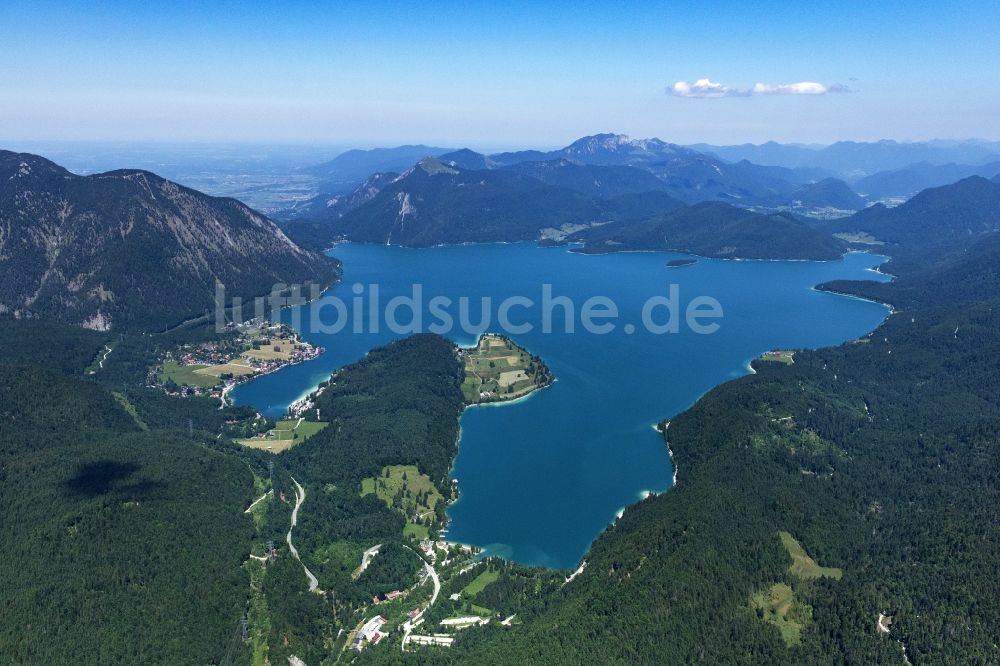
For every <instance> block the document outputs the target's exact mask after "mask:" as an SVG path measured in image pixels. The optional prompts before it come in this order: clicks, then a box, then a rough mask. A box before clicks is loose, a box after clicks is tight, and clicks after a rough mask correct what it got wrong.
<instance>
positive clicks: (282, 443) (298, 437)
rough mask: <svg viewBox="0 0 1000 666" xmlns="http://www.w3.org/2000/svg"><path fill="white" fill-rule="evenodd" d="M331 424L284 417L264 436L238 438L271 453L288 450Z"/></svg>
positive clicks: (244, 444)
mask: <svg viewBox="0 0 1000 666" xmlns="http://www.w3.org/2000/svg"><path fill="white" fill-rule="evenodd" d="M327 425H329V424H328V423H327V422H326V421H303V420H300V419H283V420H281V421H278V422H277V423H275V424H274V429H273V430H268V431H267V432H266V433H264V436H263V437H252V438H250V439H240V440H237V441H238V442H239V443H240V444H242V445H243V446H246V447H249V448H251V449H259V450H261V451H270V452H271V453H281V452H282V451H287V450H288V449H290V448H292V447H293V446H295V445H296V444H301V443H302V442H304V441H306V440H307V439H309V438H310V437H312V436H313V435H315V434H316V433H318V432H319V431H320V430H322V429H323V428H325V427H326V426H327Z"/></svg>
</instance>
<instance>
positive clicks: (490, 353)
mask: <svg viewBox="0 0 1000 666" xmlns="http://www.w3.org/2000/svg"><path fill="white" fill-rule="evenodd" d="M540 366H541V364H540V363H539V362H538V361H537V359H534V358H532V356H531V354H529V353H528V352H526V351H525V350H524V349H522V348H520V347H518V346H517V345H515V344H514V343H512V342H511V341H509V340H507V339H505V338H502V337H500V336H497V335H484V336H482V337H481V338H480V339H479V344H478V345H477V346H476V348H474V349H470V350H468V351H467V353H466V356H465V380H464V381H463V383H462V394H463V395H464V396H465V400H466V402H469V403H472V404H475V403H479V402H492V401H496V400H509V399H513V398H517V397H520V396H522V395H526V394H528V393H530V392H531V391H533V390H535V389H536V388H539V386H540V384H539V383H536V381H535V377H534V375H535V373H536V372H539V371H542V372H546V373H547V371H546V370H543V369H542V368H541V367H540Z"/></svg>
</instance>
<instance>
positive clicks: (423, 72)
mask: <svg viewBox="0 0 1000 666" xmlns="http://www.w3.org/2000/svg"><path fill="white" fill-rule="evenodd" d="M998 24H1000V4H997V3H995V2H982V1H976V2H961V1H960V2H953V3H949V4H947V5H940V6H933V7H930V6H916V5H915V4H913V3H905V2H885V3H863V2H846V3H838V4H837V5H836V6H833V5H830V6H826V7H823V8H816V7H804V6H802V5H801V3H792V2H785V1H772V2H756V3H742V2H730V3H720V4H716V5H715V6H712V7H709V6H707V3H706V6H700V7H665V6H662V5H661V4H657V3H638V4H635V5H633V6H631V7H629V8H627V9H619V8H608V7H605V6H600V5H597V4H593V5H589V4H588V5H580V4H579V3H575V4H573V5H569V4H566V5H562V6H560V5H559V4H556V3H553V4H549V5H546V6H544V7H539V6H534V5H531V4H528V3H524V4H522V5H519V6H507V7H498V6H496V5H493V4H488V3H465V4H461V5H460V4H457V3H456V4H451V3H448V4H446V5H439V6H434V7H421V6H418V5H411V6H409V7H393V6H391V5H389V4H387V3H379V2H375V3H363V4H360V3H359V4H358V5H350V6H339V7H331V6H328V4H327V3H318V2H317V3H308V2H297V3H289V4H287V5H282V6H280V7H279V6H273V7H272V6H259V7H255V8H253V9H245V8H243V7H242V6H241V5H239V4H236V3H232V2H218V3H214V4H213V5H212V6H211V7H208V6H203V5H201V4H199V3H191V2H186V1H182V2H178V3H168V4H159V5H156V6H140V5H135V4H128V5H122V4H119V3H110V2H88V3H83V2H47V1H41V2H32V3H6V4H4V5H2V6H0V25H3V26H4V42H5V63H4V65H5V66H4V67H3V68H0V128H2V129H0V140H7V141H26V140H32V141H41V140H84V141H91V140H120V141H138V140H142V141H150V140H152V141H167V142H175V141H240V142H327V143H337V144H343V145H346V144H350V145H358V146H371V145H392V144H398V143H409V142H423V143H429V144H437V145H445V146H460V145H469V146H471V147H474V148H480V149H483V148H504V147H520V146H537V147H551V146H558V145H564V144H566V143H569V142H570V141H572V140H573V139H575V138H577V137H579V136H583V135H587V134H593V133H595V132H603V131H614V132H624V133H628V134H630V135H632V136H635V137H651V136H658V137H660V138H662V139H664V140H667V141H673V142H677V143H695V142H702V141H704V142H710V143H744V142H754V143H759V142H763V141H767V140H777V141H782V142H801V143H831V142H834V141H838V140H845V139H851V140H878V139H882V138H894V139H898V140H924V139H932V138H944V139H963V138H981V139H988V140H998V139H1000V122H998V120H1000V52H998V51H997V49H996V48H995V39H994V38H995V26H996V25H998Z"/></svg>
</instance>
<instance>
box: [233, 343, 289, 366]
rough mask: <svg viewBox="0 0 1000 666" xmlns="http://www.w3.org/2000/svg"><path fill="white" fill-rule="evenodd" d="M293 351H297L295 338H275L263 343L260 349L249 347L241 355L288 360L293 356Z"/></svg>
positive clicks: (265, 359)
mask: <svg viewBox="0 0 1000 666" xmlns="http://www.w3.org/2000/svg"><path fill="white" fill-rule="evenodd" d="M293 351H295V341H294V340H281V339H278V338H275V339H272V340H270V341H269V342H268V343H266V344H261V346H260V348H259V349H248V350H247V351H245V352H243V353H242V354H240V355H241V356H243V357H244V358H256V359H259V360H261V361H274V360H281V361H287V360H288V359H290V358H291V357H292V352H293Z"/></svg>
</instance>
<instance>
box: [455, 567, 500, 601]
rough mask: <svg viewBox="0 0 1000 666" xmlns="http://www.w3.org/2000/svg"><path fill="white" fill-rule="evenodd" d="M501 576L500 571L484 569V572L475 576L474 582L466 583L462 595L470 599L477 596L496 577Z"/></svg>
mask: <svg viewBox="0 0 1000 666" xmlns="http://www.w3.org/2000/svg"><path fill="white" fill-rule="evenodd" d="M499 577H500V572H499V571H489V570H487V571H484V572H483V573H481V574H479V575H478V576H476V577H475V578H473V579H472V582H471V583H469V584H468V585H466V586H465V587H464V588H463V589H462V596H463V597H467V598H469V599H471V598H473V597H475V596H476V595H477V594H479V593H480V592H482V591H483V590H484V589H486V586H487V585H489V584H490V583H492V582H494V581H496V579H497V578H499Z"/></svg>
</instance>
